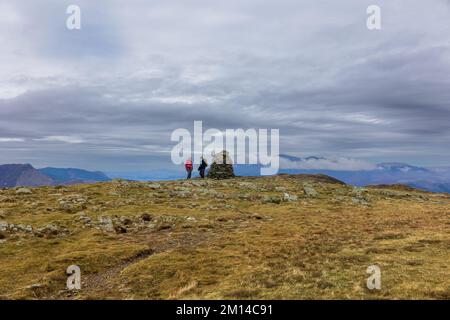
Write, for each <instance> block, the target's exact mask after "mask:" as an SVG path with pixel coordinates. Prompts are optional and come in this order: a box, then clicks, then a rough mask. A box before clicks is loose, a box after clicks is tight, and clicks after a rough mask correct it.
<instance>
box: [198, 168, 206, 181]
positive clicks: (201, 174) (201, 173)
mask: <svg viewBox="0 0 450 320" xmlns="http://www.w3.org/2000/svg"><path fill="white" fill-rule="evenodd" d="M199 171H200V177H201V178H202V179H203V178H204V177H205V169H200V170H199Z"/></svg>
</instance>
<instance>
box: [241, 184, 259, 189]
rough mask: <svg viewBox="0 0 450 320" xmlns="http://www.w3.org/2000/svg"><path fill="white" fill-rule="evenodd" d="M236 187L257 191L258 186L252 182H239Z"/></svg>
mask: <svg viewBox="0 0 450 320" xmlns="http://www.w3.org/2000/svg"><path fill="white" fill-rule="evenodd" d="M238 186H239V187H241V188H243V189H249V190H257V189H258V186H257V185H256V184H255V183H252V182H239V183H238Z"/></svg>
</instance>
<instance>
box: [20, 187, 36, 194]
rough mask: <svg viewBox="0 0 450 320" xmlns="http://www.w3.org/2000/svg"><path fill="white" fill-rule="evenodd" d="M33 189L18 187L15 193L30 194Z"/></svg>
mask: <svg viewBox="0 0 450 320" xmlns="http://www.w3.org/2000/svg"><path fill="white" fill-rule="evenodd" d="M32 193H33V191H31V190H30V189H28V188H19V189H17V190H16V194H32Z"/></svg>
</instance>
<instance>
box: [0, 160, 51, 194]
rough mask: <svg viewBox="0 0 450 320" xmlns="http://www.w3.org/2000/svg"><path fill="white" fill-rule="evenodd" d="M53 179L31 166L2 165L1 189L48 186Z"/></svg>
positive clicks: (0, 175) (0, 170)
mask: <svg viewBox="0 0 450 320" xmlns="http://www.w3.org/2000/svg"><path fill="white" fill-rule="evenodd" d="M52 184H53V181H52V179H51V178H50V177H49V176H47V175H45V174H43V173H41V172H39V171H38V170H36V169H35V168H33V166H32V165H30V164H5V165H0V187H7V188H11V187H16V186H30V187H34V186H48V185H52Z"/></svg>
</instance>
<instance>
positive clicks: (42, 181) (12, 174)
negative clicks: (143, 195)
mask: <svg viewBox="0 0 450 320" xmlns="http://www.w3.org/2000/svg"><path fill="white" fill-rule="evenodd" d="M109 180H110V178H109V177H107V176H106V175H105V174H104V173H102V172H91V171H86V170H81V169H72V168H67V169H62V168H43V169H35V168H34V167H33V166H32V165H31V164H5V165H0V187H16V186H30V187H36V186H53V185H72V184H81V183H94V182H101V181H109Z"/></svg>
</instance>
